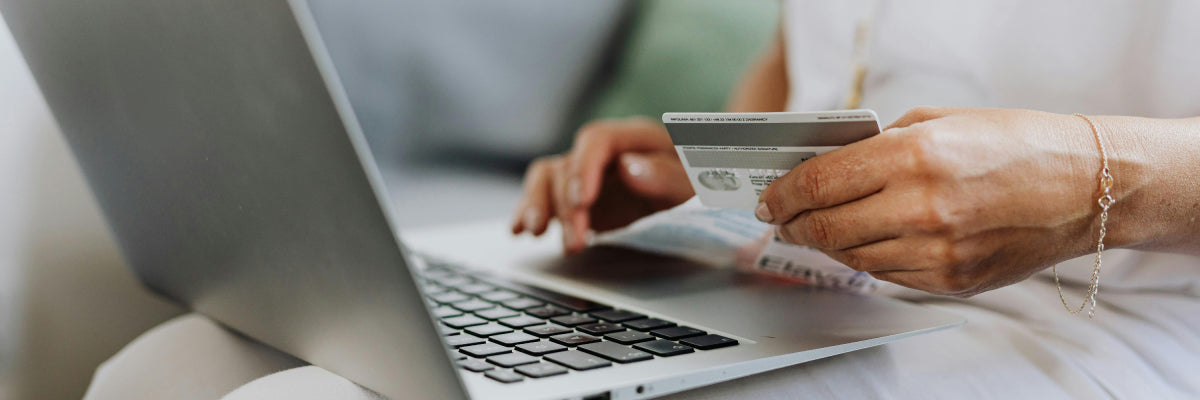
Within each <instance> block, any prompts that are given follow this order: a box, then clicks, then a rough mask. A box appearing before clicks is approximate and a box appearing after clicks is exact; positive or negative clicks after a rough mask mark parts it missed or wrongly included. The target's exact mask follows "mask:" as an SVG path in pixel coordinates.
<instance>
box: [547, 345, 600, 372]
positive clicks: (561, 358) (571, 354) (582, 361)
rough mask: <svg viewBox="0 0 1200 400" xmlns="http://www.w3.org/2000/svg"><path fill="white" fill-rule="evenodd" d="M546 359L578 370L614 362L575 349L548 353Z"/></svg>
mask: <svg viewBox="0 0 1200 400" xmlns="http://www.w3.org/2000/svg"><path fill="white" fill-rule="evenodd" d="M546 360H549V361H552V362H555V363H558V364H562V365H564V366H566V367H568V368H571V369H574V370H578V371H585V370H589V369H596V368H603V367H607V366H610V365H612V363H610V362H608V361H605V360H604V359H603V358H600V357H596V356H593V355H590V354H587V353H583V352H579V351H575V350H571V351H563V352H559V353H553V354H547V355H546Z"/></svg>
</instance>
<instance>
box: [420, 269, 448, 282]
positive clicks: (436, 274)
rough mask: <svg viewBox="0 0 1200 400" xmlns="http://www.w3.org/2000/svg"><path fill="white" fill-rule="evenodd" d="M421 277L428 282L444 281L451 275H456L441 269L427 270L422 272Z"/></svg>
mask: <svg viewBox="0 0 1200 400" xmlns="http://www.w3.org/2000/svg"><path fill="white" fill-rule="evenodd" d="M420 275H421V277H423V278H425V279H427V280H435V279H444V278H446V277H449V276H450V275H454V273H453V272H450V271H448V270H445V269H441V268H426V269H425V270H424V271H421V273H420Z"/></svg>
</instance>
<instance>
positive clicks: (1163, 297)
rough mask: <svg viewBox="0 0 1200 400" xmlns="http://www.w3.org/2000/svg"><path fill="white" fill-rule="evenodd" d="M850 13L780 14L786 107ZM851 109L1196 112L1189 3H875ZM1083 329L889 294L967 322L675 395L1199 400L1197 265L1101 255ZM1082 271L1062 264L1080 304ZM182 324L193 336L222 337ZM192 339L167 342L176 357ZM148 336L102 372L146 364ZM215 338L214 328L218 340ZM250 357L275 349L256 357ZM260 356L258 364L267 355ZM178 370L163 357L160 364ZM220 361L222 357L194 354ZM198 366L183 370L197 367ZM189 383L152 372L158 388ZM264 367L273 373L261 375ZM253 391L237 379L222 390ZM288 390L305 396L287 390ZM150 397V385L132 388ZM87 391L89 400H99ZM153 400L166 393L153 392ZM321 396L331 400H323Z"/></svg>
mask: <svg viewBox="0 0 1200 400" xmlns="http://www.w3.org/2000/svg"><path fill="white" fill-rule="evenodd" d="M862 5H863V3H862V2H860V1H838V2H829V1H791V2H788V3H787V5H786V7H785V13H786V14H785V16H784V21H785V22H786V26H787V30H786V31H787V32H786V38H787V41H788V43H787V46H788V51H789V57H790V58H789V73H790V75H791V77H792V80H791V82H792V85H793V88H792V90H793V93H795V94H796V95H795V96H793V97H792V99H791V107H792V108H793V109H804V110H815V109H829V108H837V107H839V106H840V103H841V101H842V99H843V97H844V95H845V93H846V91H847V90H848V88H849V83H850V72H851V65H850V57H849V55H850V51H849V49H850V46H851V43H852V37H853V29H854V24H855V22H856V21H857V19H858V18H859V17H860V16H861V14H862V10H863V8H862ZM878 10H879V17H878V19H877V20H876V23H875V33H874V40H873V42H872V49H871V54H872V57H871V59H870V63H869V68H870V71H871V72H870V75H869V76H868V78H867V82H866V83H867V86H866V93H865V96H864V99H863V105H864V107H867V108H873V109H875V110H877V111H878V112H879V114H880V116H881V118H882V119H883V120H884V121H888V120H891V119H894V118H896V117H898V116H899V115H901V114H902V113H903V111H904V110H906V109H908V108H910V107H912V106H916V105H921V104H936V105H957V106H992V107H1021V108H1035V109H1041V110H1046V111H1056V112H1084V113H1111V114H1125V115H1143V116H1158V117H1171V116H1188V115H1200V96H1196V93H1200V74H1195V71H1200V52H1196V51H1195V45H1196V43H1200V25H1196V24H1194V23H1192V21H1191V20H1192V19H1194V17H1195V16H1196V15H1200V3H1195V2H1185V1H1157V2H1133V1H1104V2H1085V1H1065V2H1035V1H1031V0H1024V1H990V2H988V1H974V2H947V1H941V2H933V1H928V2H919V3H914V2H903V4H901V2H895V1H881V2H880V4H879V9H878ZM1108 259H1109V262H1108V263H1106V268H1105V272H1104V279H1103V282H1104V285H1103V286H1102V290H1101V293H1100V296H1099V301H1100V307H1099V309H1098V316H1097V318H1096V319H1094V320H1088V319H1086V318H1078V317H1072V316H1070V315H1068V314H1066V312H1065V311H1063V309H1062V307H1061V305H1060V304H1059V303H1058V297H1057V295H1056V294H1055V288H1054V284H1053V281H1052V280H1048V279H1047V277H1046V276H1045V275H1044V274H1041V275H1037V276H1035V277H1034V278H1031V279H1029V280H1027V281H1025V282H1022V283H1019V284H1016V285H1013V286H1009V287H1006V288H1002V289H999V290H995V291H992V292H988V293H985V294H982V295H979V296H976V297H974V298H972V299H967V300H962V299H953V298H943V297H936V296H929V295H925V294H921V293H916V292H914V291H910V290H901V289H893V290H892V292H891V293H890V295H893V296H897V297H901V298H906V299H909V300H912V301H914V302H918V303H922V304H927V305H929V306H932V307H943V308H945V309H948V310H950V311H952V312H955V313H958V314H960V315H963V316H965V317H967V319H968V321H969V322H968V324H967V325H966V326H964V327H962V328H959V329H953V330H948V331H942V332H937V333H933V334H929V335H925V336H920V337H916V338H911V339H906V340H902V341H899V342H894V343H891V344H888V345H884V346H881V347H878V348H874V349H869V350H864V351H859V352H854V353H850V354H845V355H841V356H837V357H832V358H829V359H825V360H820V361H816V362H812V363H807V364H803V365H800V366H796V367H792V368H786V369H783V370H778V371H774V372H770V373H766V374H760V375H756V376H752V377H748V378H743V379H739V380H737V381H734V382H730V383H726V384H720V385H716V386H712V387H707V388H702V389H698V390H694V391H690V392H687V393H683V394H680V395H678V396H677V397H678V398H779V399H790V398H800V397H805V398H846V399H858V398H942V399H961V398H1107V397H1113V398H1133V399H1141V398H1156V399H1159V398H1200V379H1197V378H1195V371H1196V370H1198V369H1200V261H1198V260H1197V259H1196V258H1192V257H1186V256H1175V255H1167V254H1142V253H1136V252H1122V251H1113V252H1111V253H1110V255H1109V256H1108ZM1089 263H1090V260H1088V259H1082V260H1075V261H1071V262H1068V263H1064V265H1063V266H1062V268H1061V270H1063V271H1064V273H1065V274H1067V275H1071V276H1075V279H1070V280H1068V284H1067V288H1066V289H1067V291H1068V295H1069V296H1071V297H1070V298H1071V299H1079V298H1080V296H1081V295H1082V290H1081V289H1082V286H1081V285H1079V284H1078V282H1080V281H1081V279H1079V278H1080V277H1081V276H1080V275H1081V274H1082V275H1086V274H1087V273H1088V271H1090V264H1089ZM189 318H193V319H190V320H188V321H190V323H191V324H195V325H197V328H196V329H194V330H193V331H195V332H204V333H205V334H207V335H222V334H223V333H221V332H223V331H220V330H214V329H208V328H205V327H204V325H205V324H211V322H204V320H203V319H202V318H195V317H189ZM193 331H189V330H187V329H178V330H175V331H173V332H174V334H175V335H176V337H175V338H174V339H173V340H174V341H175V342H177V343H179V344H180V345H183V346H186V345H188V344H190V343H196V340H194V338H192V337H191V336H192V335H193V334H194V333H193ZM160 334H163V333H162V332H161V331H156V332H150V333H147V334H146V335H145V337H144V338H142V339H139V340H138V341H137V342H135V343H133V344H131V345H130V346H129V348H127V349H126V351H123V352H122V353H121V354H118V355H117V356H116V357H114V358H113V360H111V361H110V362H109V363H108V364H107V365H106V366H105V368H104V369H102V370H101V372H100V373H98V374H97V380H96V381H95V383H94V385H93V388H94V389H96V388H97V387H106V386H112V385H121V384H122V382H120V381H115V380H110V379H108V378H109V377H108V376H107V375H108V373H107V372H106V371H109V370H115V369H118V368H122V369H131V370H133V371H147V370H153V369H154V368H155V366H157V365H160V364H156V363H153V362H149V361H150V358H153V357H148V358H144V359H139V358H138V357H135V355H138V354H145V353H147V352H149V351H150V350H148V348H149V347H147V346H144V345H142V343H144V342H146V341H150V340H151V339H150V337H151V336H154V335H160ZM224 334H225V335H228V333H224ZM244 351H252V352H260V351H261V352H268V353H269V352H273V350H269V349H264V348H254V349H247V350H244ZM266 358H269V357H266ZM172 361H174V362H178V360H170V359H159V360H158V362H159V363H168V364H169V363H170V362H172ZM208 361H214V362H221V361H222V360H208ZM203 362H205V359H193V360H189V363H192V364H199V363H203ZM191 368H193V369H194V370H195V371H197V373H196V374H193V375H190V376H179V375H180V374H171V375H169V376H163V375H161V374H156V375H154V376H155V377H156V378H161V380H156V382H158V383H159V384H160V385H170V384H171V382H172V381H176V380H179V379H202V378H204V376H202V375H201V374H202V373H203V372H204V371H208V370H210V369H211V368H208V367H206V366H203V365H193V366H192V367H191ZM268 369H269V368H268ZM247 378H248V379H253V378H254V377H239V378H237V379H235V381H236V380H245V379H247ZM297 388H317V389H313V390H311V391H309V390H297ZM146 390H150V393H153V388H146ZM101 392H102V391H101V390H98V389H97V390H93V392H92V393H91V396H89V398H91V399H107V398H115V397H105V396H102V395H100V393H101ZM163 393H165V392H163ZM325 394H328V396H329V397H325V396H323V395H325ZM285 397H286V398H316V397H322V398H345V399H371V398H372V395H371V394H370V393H369V392H365V391H355V390H354V389H353V388H351V387H349V386H347V385H346V383H345V381H344V380H343V379H342V378H340V377H337V376H335V375H333V374H331V373H328V372H325V371H324V370H321V369H319V368H316V367H305V368H298V369H291V370H287V371H283V372H280V373H277V374H274V375H270V376H268V377H266V378H262V379H258V380H255V381H253V382H251V383H249V384H248V385H246V386H243V387H242V388H240V389H238V390H236V391H234V392H233V393H230V394H229V395H228V396H227V397H226V398H227V399H244V398H285Z"/></svg>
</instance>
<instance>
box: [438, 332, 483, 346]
mask: <svg viewBox="0 0 1200 400" xmlns="http://www.w3.org/2000/svg"><path fill="white" fill-rule="evenodd" d="M483 342H484V340H483V339H480V338H479V337H478V336H472V335H454V336H448V337H446V345H448V346H450V347H453V348H456V349H457V348H459V347H463V346H474V345H477V344H480V343H483Z"/></svg>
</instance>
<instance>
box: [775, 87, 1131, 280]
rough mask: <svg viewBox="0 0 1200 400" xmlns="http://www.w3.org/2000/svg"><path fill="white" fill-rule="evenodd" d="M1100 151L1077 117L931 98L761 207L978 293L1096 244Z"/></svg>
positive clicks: (849, 250)
mask: <svg viewBox="0 0 1200 400" xmlns="http://www.w3.org/2000/svg"><path fill="white" fill-rule="evenodd" d="M1100 164H1101V160H1100V152H1099V147H1098V145H1097V143H1096V138H1095V136H1094V135H1093V134H1092V131H1091V129H1090V128H1089V127H1088V125H1087V122H1085V121H1084V120H1083V119H1082V118H1079V117H1076V116H1070V115H1060V114H1050V113H1044V112H1037V111H1027V110H1000V109H954V108H930V107H920V108H916V109H913V110H911V111H909V112H908V113H907V114H905V115H904V116H903V117H901V118H900V119H899V120H897V121H896V122H895V123H893V124H892V125H891V126H889V127H888V128H887V129H885V130H884V132H883V133H882V134H880V135H877V136H875V137H872V138H869V139H866V140H863V141H860V142H857V143H854V144H851V145H848V146H845V147H842V148H840V149H838V150H835V151H832V152H829V153H827V154H824V155H821V156H819V157H816V158H813V159H811V160H808V161H805V162H804V163H801V164H800V165H799V166H797V167H796V168H795V169H793V170H792V171H790V172H789V173H788V174H786V175H784V176H783V177H781V178H779V179H777V180H776V181H775V182H774V183H772V184H771V185H770V186H769V187H768V188H767V189H766V190H765V191H764V192H763V194H762V196H761V198H760V200H759V201H760V203H759V207H758V209H757V210H756V215H758V217H759V219H762V220H765V221H767V222H770V223H772V224H775V225H778V228H777V232H778V235H779V236H780V237H781V238H782V239H784V240H786V241H788V242H790V243H793V244H797V245H803V246H811V247H814V248H817V249H819V250H821V251H823V252H824V253H826V254H828V255H829V256H830V257H833V258H834V259H836V260H838V261H840V262H842V263H844V264H846V265H848V266H850V267H851V268H854V269H856V270H860V271H867V272H869V273H870V274H871V275H872V276H875V277H876V278H878V279H882V280H886V281H891V282H894V283H897V284H900V285H903V286H908V287H911V288H914V289H920V290H924V291H928V292H931V293H938V294H947V295H955V296H971V295H974V294H978V293H981V292H984V291H988V290H991V289H995V288H999V287H1002V286H1006V285H1009V284H1012V283H1016V282H1019V281H1021V280H1024V279H1025V278H1027V277H1029V276H1030V275H1032V274H1033V273H1035V272H1037V271H1039V270H1042V269H1044V268H1046V267H1048V266H1050V265H1051V264H1053V263H1055V262H1058V261H1062V260H1065V259H1068V258H1072V257H1076V256H1080V255H1083V254H1086V253H1088V252H1089V250H1094V249H1095V245H1096V242H1095V241H1096V230H1097V229H1098V226H1099V222H1098V221H1099V218H1098V214H1099V207H1098V206H1097V203H1096V198H1097V196H1098V195H1099V192H1098V180H1097V179H1098V173H1099V171H1100ZM1117 201H1118V202H1119V201H1120V198H1118V200H1117ZM1111 238H1112V236H1110V240H1109V243H1112V239H1111ZM1117 244H1119V243H1117ZM1112 247H1115V244H1114V246H1112Z"/></svg>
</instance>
